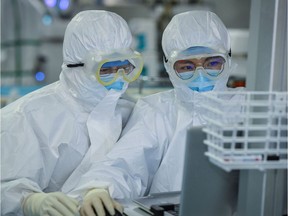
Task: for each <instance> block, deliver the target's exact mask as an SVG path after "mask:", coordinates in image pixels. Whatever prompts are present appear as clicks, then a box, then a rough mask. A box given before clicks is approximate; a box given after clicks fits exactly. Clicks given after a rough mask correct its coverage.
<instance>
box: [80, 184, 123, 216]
mask: <svg viewBox="0 0 288 216" xmlns="http://www.w3.org/2000/svg"><path fill="white" fill-rule="evenodd" d="M104 208H105V209H106V210H107V211H108V212H109V214H110V215H115V209H117V210H118V211H119V212H120V213H121V214H123V207H122V206H121V205H120V204H119V203H118V202H116V201H115V200H113V199H112V198H111V197H110V195H109V193H108V191H107V190H105V189H102V188H101V189H100V188H98V189H93V190H90V191H89V192H88V193H87V194H86V195H85V197H84V199H83V204H82V206H81V208H80V215H81V216H105V215H106V214H105V209H104Z"/></svg>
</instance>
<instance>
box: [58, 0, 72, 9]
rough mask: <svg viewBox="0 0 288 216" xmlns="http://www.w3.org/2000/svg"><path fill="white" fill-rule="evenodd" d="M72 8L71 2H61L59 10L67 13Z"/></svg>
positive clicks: (67, 0)
mask: <svg viewBox="0 0 288 216" xmlns="http://www.w3.org/2000/svg"><path fill="white" fill-rule="evenodd" d="M69 6H70V0H59V9H60V10H62V11H65V10H67V9H68V8H69Z"/></svg>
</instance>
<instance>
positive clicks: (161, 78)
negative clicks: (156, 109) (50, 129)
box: [1, 0, 251, 107]
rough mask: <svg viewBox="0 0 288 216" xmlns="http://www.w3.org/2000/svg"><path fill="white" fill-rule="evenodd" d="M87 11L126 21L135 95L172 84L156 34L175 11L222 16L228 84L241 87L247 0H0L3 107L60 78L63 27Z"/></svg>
mask: <svg viewBox="0 0 288 216" xmlns="http://www.w3.org/2000/svg"><path fill="white" fill-rule="evenodd" d="M89 9H98V10H101V9H104V10H109V11H113V12H116V13H117V14H119V15H120V16H122V17H123V18H124V19H125V20H126V21H127V22H128V24H129V26H130V28H131V31H132V33H133V37H134V38H133V48H134V49H136V50H137V51H139V52H141V53H142V55H143V57H144V62H145V65H144V69H143V71H142V76H141V77H140V78H139V79H138V80H137V81H135V82H134V83H132V84H130V86H129V89H128V94H131V96H133V97H135V98H137V97H141V96H143V95H147V94H151V93H154V92H157V91H162V90H164V89H167V88H171V87H172V86H171V83H170V81H169V79H168V77H167V74H166V72H165V70H164V67H163V63H162V58H163V54H162V49H161V36H162V32H163V30H164V28H165V27H166V25H167V23H168V22H169V21H170V19H171V18H172V17H173V16H174V15H175V14H177V13H180V12H184V11H188V10H199V9H201V10H210V11H213V12H215V13H216V14H217V15H218V16H219V17H220V18H221V19H222V21H223V22H224V24H225V25H226V26H227V28H228V29H229V33H230V36H231V41H232V58H233V61H234V63H236V64H237V65H238V67H237V68H236V69H235V70H234V71H233V73H232V74H231V77H230V79H229V82H228V86H230V87H238V86H245V83H246V73H247V56H248V55H247V53H248V40H249V35H250V34H251V33H250V34H249V23H250V12H251V0H242V1H239V0H217V1H215V0H2V1H1V106H2V107H3V106H5V105H6V104H8V103H10V102H12V101H13V100H15V99H17V98H19V97H21V96H23V95H25V94H27V93H28V92H31V91H33V90H35V89H38V88H40V87H42V86H44V85H47V84H50V83H52V82H54V81H57V80H58V79H59V74H60V71H61V64H62V42H63V37H64V33H65V29H66V26H67V24H68V22H69V21H70V20H71V18H72V17H73V16H74V15H75V14H76V13H78V12H80V11H82V10H89Z"/></svg>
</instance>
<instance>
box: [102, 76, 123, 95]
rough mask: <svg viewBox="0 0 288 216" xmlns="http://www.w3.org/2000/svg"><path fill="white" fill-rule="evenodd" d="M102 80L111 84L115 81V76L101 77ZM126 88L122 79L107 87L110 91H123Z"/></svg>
mask: <svg viewBox="0 0 288 216" xmlns="http://www.w3.org/2000/svg"><path fill="white" fill-rule="evenodd" d="M101 79H102V80H103V81H105V82H109V81H111V80H112V79H113V75H106V76H105V77H101ZM123 86H124V82H123V80H122V78H120V79H117V80H116V81H115V82H113V83H112V84H110V85H107V86H105V88H106V89H108V90H110V89H114V90H118V91H120V90H122V89H123Z"/></svg>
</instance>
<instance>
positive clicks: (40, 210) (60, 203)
mask: <svg viewBox="0 0 288 216" xmlns="http://www.w3.org/2000/svg"><path fill="white" fill-rule="evenodd" d="M23 211H24V215H25V216H46V215H53V216H64V215H65V216H74V215H76V214H77V212H78V201H77V200H75V199H73V198H70V197H68V196H66V195H65V194H63V193H60V192H54V193H34V194H32V195H30V196H28V197H27V198H26V199H25V201H24V204H23Z"/></svg>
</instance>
